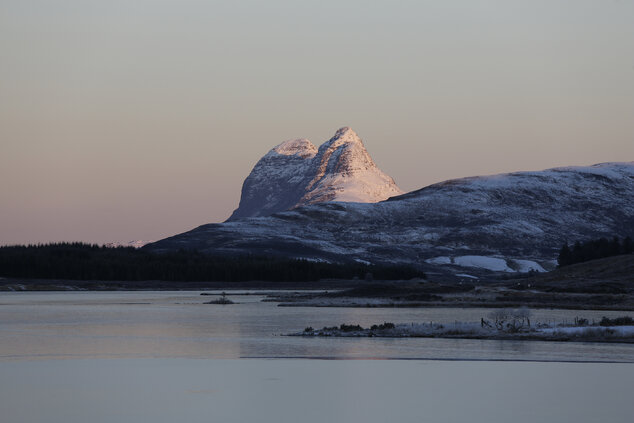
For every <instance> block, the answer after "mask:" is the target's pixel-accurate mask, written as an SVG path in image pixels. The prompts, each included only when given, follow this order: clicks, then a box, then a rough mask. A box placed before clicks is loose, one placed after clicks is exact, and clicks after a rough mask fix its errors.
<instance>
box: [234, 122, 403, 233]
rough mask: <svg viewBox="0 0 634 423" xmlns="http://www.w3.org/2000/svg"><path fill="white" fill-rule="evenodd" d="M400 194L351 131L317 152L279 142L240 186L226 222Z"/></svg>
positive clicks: (304, 143) (299, 143)
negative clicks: (302, 208)
mask: <svg viewBox="0 0 634 423" xmlns="http://www.w3.org/2000/svg"><path fill="white" fill-rule="evenodd" d="M400 194H403V191H401V189H400V188H399V187H398V186H397V185H396V183H395V182H394V180H393V179H392V178H390V177H389V176H388V175H386V174H385V173H383V172H382V171H381V169H379V168H378V167H377V166H376V164H375V163H374V161H373V160H372V158H371V157H370V154H368V152H367V150H366V149H365V146H364V145H363V141H362V140H361V138H359V136H358V135H357V134H356V133H355V132H354V131H353V130H352V129H350V128H348V127H344V128H341V129H339V130H338V131H337V132H336V133H335V135H334V136H333V137H332V138H331V139H330V140H328V141H326V142H325V143H324V144H322V145H321V146H320V147H319V149H317V147H315V146H314V145H313V144H312V143H311V142H310V141H309V140H307V139H303V138H301V139H296V140H290V141H286V142H283V143H282V144H280V145H278V146H276V147H275V148H273V149H272V150H271V151H269V152H268V153H267V154H266V155H265V156H264V157H262V158H261V159H260V160H259V161H258V162H257V164H256V165H255V167H254V168H253V170H252V171H251V173H250V174H249V176H248V177H247V178H246V180H245V181H244V184H243V186H242V196H241V198H240V205H239V207H238V208H237V209H236V210H235V211H234V212H233V214H232V215H231V217H230V218H229V221H233V220H237V219H242V218H246V217H258V216H269V215H271V214H273V213H276V212H281V211H285V210H290V209H294V208H297V207H300V206H305V205H309V204H317V203H323V202H328V201H346V202H358V203H376V202H378V201H382V200H386V199H388V198H389V197H392V196H395V195H400Z"/></svg>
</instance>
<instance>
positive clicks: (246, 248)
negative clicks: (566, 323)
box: [146, 152, 634, 276]
mask: <svg viewBox="0 0 634 423" xmlns="http://www.w3.org/2000/svg"><path fill="white" fill-rule="evenodd" d="M334 155H335V153H334V152H333V153H332V155H331V158H330V160H333V159H334V158H333V157H332V156H334ZM315 157H317V156H315ZM340 158H341V157H340ZM315 186H317V185H315ZM632 198H634V162H630V163H604V164H599V165H595V166H589V167H579V168H570V167H567V168H557V169H549V170H545V171H540V172H517V173H509V174H502V175H495V176H483V177H473V178H463V179H456V180H451V181H446V182H442V183H438V184H434V185H431V186H428V187H425V188H423V189H420V190H418V191H414V192H410V193H408V194H405V195H401V196H398V197H394V198H391V199H389V200H388V201H383V202H380V203H346V202H326V203H319V204H313V205H308V206H303V207H299V208H296V209H293V210H290V211H286V212H281V213H275V214H273V215H271V216H269V217H260V218H249V219H243V220H236V221H231V222H227V223H224V224H208V225H203V226H200V227H198V228H196V229H194V230H192V231H189V232H186V233H183V234H180V235H177V236H174V237H171V238H167V239H165V240H162V241H159V242H157V243H154V244H151V245H150V246H148V247H146V248H150V249H154V250H157V251H166V250H175V249H179V248H195V249H200V250H202V251H206V252H209V253H220V254H236V255H240V254H250V253H251V254H265V255H281V256H287V257H297V256H301V257H315V258H320V259H324V260H329V261H333V262H334V261H352V260H354V259H355V258H359V259H362V260H366V261H369V262H372V263H394V264H410V265H423V266H424V267H425V268H435V269H438V270H439V271H443V272H447V271H449V272H454V271H453V270H451V267H449V266H465V267H464V268H465V269H469V271H468V272H466V273H469V274H473V275H474V276H482V275H483V274H487V272H489V273H490V272H506V273H510V272H512V271H513V272H526V271H529V270H537V271H542V270H550V269H551V268H552V267H553V260H554V259H555V258H556V257H557V253H558V251H559V249H560V248H561V245H562V244H563V243H564V242H570V241H571V240H585V239H595V238H599V237H602V236H604V237H612V236H614V235H615V234H619V235H620V236H627V235H629V236H634V226H633V225H629V224H628V222H630V223H631V222H634V201H632V200H631V199H632ZM289 207H290V206H289ZM628 231H629V232H628ZM455 273H464V272H455Z"/></svg>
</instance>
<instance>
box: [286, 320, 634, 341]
mask: <svg viewBox="0 0 634 423" xmlns="http://www.w3.org/2000/svg"><path fill="white" fill-rule="evenodd" d="M290 335H291V336H336V337H360V336H361V337H363V336H367V337H373V336H376V337H394V338H408V337H439V338H443V337H458V338H460V337H477V338H493V339H495V338H505V339H507V338H517V339H531V340H552V341H564V340H580V341H583V340H587V339H588V340H589V339H591V340H593V341H596V340H605V341H626V342H634V326H568V327H566V326H557V327H540V326H537V327H532V328H524V329H522V330H520V331H518V332H511V331H508V330H498V329H496V328H495V327H488V326H482V325H481V324H480V323H471V322H455V323H450V324H439V323H433V322H431V323H410V324H397V325H395V327H394V328H388V329H374V330H373V329H367V328H366V329H362V330H342V329H340V328H336V327H332V328H323V329H317V330H305V331H303V332H297V333H292V334H290Z"/></svg>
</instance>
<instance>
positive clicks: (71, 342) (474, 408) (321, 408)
mask: <svg viewBox="0 0 634 423" xmlns="http://www.w3.org/2000/svg"><path fill="white" fill-rule="evenodd" d="M230 297H232V296H231V295H230ZM232 298H233V299H234V300H236V301H238V302H240V304H237V305H231V306H218V305H206V304H202V303H203V302H204V301H208V300H209V299H210V297H201V296H200V295H199V292H110V293H108V292H105V293H104V292H100V293H96V292H68V293H3V294H0V409H1V410H2V418H1V419H0V420H1V421H2V422H7V423H13V422H39V421H42V422H87V421H90V422H128V421H129V422H141V421H151V422H174V421H185V422H197V421H207V422H208V421H214V422H215V421H218V422H223V421H226V422H248V421H252V422H269V421H270V422H321V421H333V422H337V421H342V422H343V421H359V422H388V421H395V422H396V421H399V422H400V421H403V422H405V421H412V422H414V421H416V422H420V421H428V422H445V421H446V422H457V421H474V422H479V421H482V422H509V421H513V422H524V421H526V422H529V421H561V422H564V421H565V422H569V421H570V422H596V421H610V422H631V421H632V420H631V416H632V415H634V405H633V404H634V402H633V401H631V392H632V390H633V388H634V364H629V363H632V362H634V347H633V346H631V345H626V344H623V345H619V344H596V343H595V344H593V343H547V342H520V341H483V340H442V339H381V338H359V339H350V338H346V339H337V338H320V339H316V338H297V337H285V336H280V335H281V334H284V333H288V332H294V331H301V330H303V328H304V327H306V326H313V327H322V326H326V325H328V326H331V325H339V324H341V323H358V324H361V325H362V326H368V325H371V324H374V323H381V322H383V321H390V322H395V323H407V322H421V321H424V322H428V321H434V322H453V321H455V320H458V321H477V320H479V319H480V317H482V316H486V314H487V313H488V310H483V309H458V310H456V309H438V308H432V309H379V308H373V309H360V308H356V309H344V308H304V307H277V305H276V304H275V303H265V302H261V299H262V298H263V297H262V296H259V295H250V296H234V297H232ZM623 314H627V313H619V312H588V311H578V312H575V311H570V310H536V311H534V313H533V320H534V321H535V320H541V321H557V322H559V321H563V320H572V319H573V318H574V317H575V316H577V315H578V316H580V317H586V318H589V319H600V318H601V316H603V315H606V316H610V317H614V316H617V315H623ZM630 315H631V313H630ZM308 358H313V359H312V360H307V359H308ZM331 359H363V360H331ZM382 359H397V360H387V361H386V360H382ZM399 359H415V360H399ZM456 360H458V361H456ZM482 360H511V361H510V362H500V361H482ZM519 361H522V362H519ZM542 361H545V362H542ZM574 362H577V363H574ZM588 362H592V363H588Z"/></svg>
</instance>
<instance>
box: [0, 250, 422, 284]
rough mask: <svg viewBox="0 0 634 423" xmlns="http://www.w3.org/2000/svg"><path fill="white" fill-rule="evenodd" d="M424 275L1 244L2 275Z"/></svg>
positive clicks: (287, 278) (235, 278)
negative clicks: (3, 245)
mask: <svg viewBox="0 0 634 423" xmlns="http://www.w3.org/2000/svg"><path fill="white" fill-rule="evenodd" d="M368 275H372V277H373V278H374V279H385V280H398V279H411V278H414V277H424V274H423V273H422V272H420V271H417V270H415V269H413V268H409V267H401V266H399V267H390V266H374V265H365V264H361V263H354V264H332V263H324V262H315V261H308V260H291V259H282V258H267V257H252V256H246V257H237V258H230V257H217V256H209V255H205V254H202V253H199V252H195V251H178V252H173V253H165V254H156V253H151V252H148V251H145V250H143V249H135V248H132V247H116V248H112V247H103V246H99V245H89V244H83V243H58V244H45V245H29V246H5V247H0V276H3V277H19V278H32V279H70V280H102V281H148V280H161V281H200V282H207V281H209V282H212V281H226V282H242V281H257V280H261V281H279V282H291V281H297V282H300V281H317V280H319V279H353V278H355V277H359V278H362V279H363V278H367V277H369V276H368Z"/></svg>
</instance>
